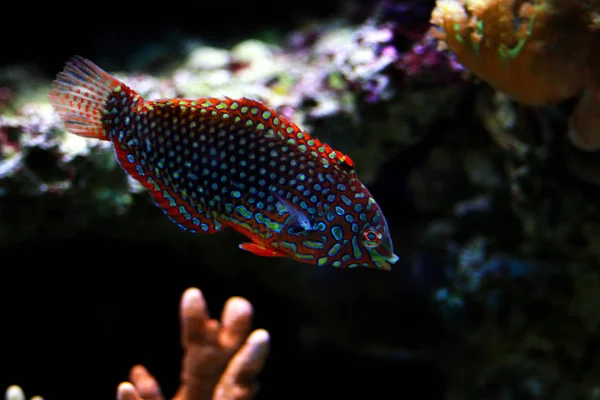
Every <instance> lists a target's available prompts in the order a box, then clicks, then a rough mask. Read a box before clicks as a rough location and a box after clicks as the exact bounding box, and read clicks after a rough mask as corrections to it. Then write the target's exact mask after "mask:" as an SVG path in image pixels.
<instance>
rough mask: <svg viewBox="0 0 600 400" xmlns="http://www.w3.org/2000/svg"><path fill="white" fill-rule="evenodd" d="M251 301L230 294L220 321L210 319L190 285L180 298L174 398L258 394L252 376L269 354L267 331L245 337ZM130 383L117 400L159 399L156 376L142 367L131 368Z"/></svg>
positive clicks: (231, 398)
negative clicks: (178, 369)
mask: <svg viewBox="0 0 600 400" xmlns="http://www.w3.org/2000/svg"><path fill="white" fill-rule="evenodd" d="M252 313H253V309H252V305H251V304H250V303H249V302H248V301H247V300H246V299H243V298H241V297H232V298H230V299H229V300H228V301H227V302H226V304H225V307H224V308H223V313H222V316H221V322H219V321H218V320H216V319H211V318H210V317H209V313H208V308H207V306H206V301H205V300H204V297H203V296H202V293H201V292H200V290H198V289H195V288H191V289H188V290H186V291H185V293H184V294H183V297H182V299H181V305H180V318H181V326H182V329H181V342H182V346H183V349H184V357H183V362H182V369H181V384H180V387H179V389H178V391H177V394H176V395H175V396H174V397H173V400H248V399H251V398H253V397H254V396H255V394H256V393H257V392H258V382H257V379H256V378H257V376H258V374H259V373H260V371H261V370H262V368H263V366H264V363H265V361H266V358H267V356H268V353H269V334H268V332H267V331H265V330H264V329H257V330H255V331H254V332H252V333H251V334H250V335H249V332H250V329H251V322H252ZM129 379H130V382H123V383H121V384H120V385H119V387H118V389H117V399H118V400H142V399H144V400H164V396H163V394H162V391H161V389H160V386H159V385H158V383H157V381H156V379H155V378H154V377H153V376H152V375H151V374H150V373H149V372H148V371H147V370H146V368H144V367H143V366H141V365H137V366H135V367H133V368H132V369H131V372H130V376H129Z"/></svg>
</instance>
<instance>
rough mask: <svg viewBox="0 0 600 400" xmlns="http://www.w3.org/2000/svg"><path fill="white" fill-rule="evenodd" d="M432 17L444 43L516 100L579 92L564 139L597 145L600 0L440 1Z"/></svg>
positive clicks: (549, 99) (540, 100)
mask: <svg viewBox="0 0 600 400" xmlns="http://www.w3.org/2000/svg"><path fill="white" fill-rule="evenodd" d="M431 23H432V24H433V25H434V28H433V29H432V33H433V34H434V36H436V37H437V38H438V39H439V40H440V46H441V47H442V48H448V49H449V50H450V51H452V52H453V53H455V54H456V56H457V58H458V60H459V61H460V62H461V63H462V64H463V65H464V66H465V67H466V68H467V69H468V70H470V71H471V72H472V73H473V74H475V75H477V76H478V77H480V78H481V79H483V80H485V81H486V82H488V83H489V84H490V85H491V86H493V87H494V88H496V89H497V90H499V91H501V92H504V93H505V94H507V95H508V96H510V97H511V98H513V99H514V100H516V101H518V102H520V103H522V104H525V105H529V106H539V105H544V104H551V103H557V102H560V101H563V100H566V99H568V98H571V97H575V96H578V95H581V97H580V99H579V102H578V104H577V105H576V107H575V111H574V113H573V115H572V117H571V122H570V128H569V139H570V140H571V142H572V143H573V145H574V146H576V147H577V148H579V149H581V150H599V149H600V111H599V110H600V61H599V58H600V55H599V54H598V51H597V49H598V44H600V40H599V39H598V37H599V34H600V0H438V1H437V4H436V7H435V9H434V11H433V12H432V14H431Z"/></svg>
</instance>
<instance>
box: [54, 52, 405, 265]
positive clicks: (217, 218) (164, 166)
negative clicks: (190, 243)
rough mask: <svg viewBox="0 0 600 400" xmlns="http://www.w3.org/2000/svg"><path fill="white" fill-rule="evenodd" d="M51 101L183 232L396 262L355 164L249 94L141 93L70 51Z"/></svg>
mask: <svg viewBox="0 0 600 400" xmlns="http://www.w3.org/2000/svg"><path fill="white" fill-rule="evenodd" d="M49 98H50V102H51V103H52V105H53V106H54V108H55V110H56V111H57V112H58V114H59V115H60V117H61V118H62V120H63V122H64V124H65V127H66V129H67V130H68V131H70V132H71V133H74V134H76V135H80V136H84V137H90V138H96V139H101V140H108V141H111V142H112V143H113V144H114V149H115V154H116V156H117V159H118V161H119V163H120V165H121V167H122V168H123V169H124V170H125V171H126V172H127V173H128V174H130V175H131V176H132V177H134V178H135V179H136V180H138V181H139V182H140V183H141V184H142V185H143V186H144V187H145V188H146V189H148V191H149V192H150V193H151V195H152V198H153V200H154V202H155V203H156V204H157V206H159V207H160V208H161V209H162V210H163V211H164V212H165V214H167V215H168V216H169V217H170V218H171V219H172V220H173V221H174V222H175V223H177V224H178V225H179V226H180V227H181V228H183V229H185V230H188V231H191V232H204V233H214V232H217V231H220V230H221V229H222V228H223V227H226V226H229V227H231V228H233V229H235V230H237V231H239V232H241V233H242V234H244V235H246V236H247V237H248V238H249V239H250V242H247V243H242V244H241V245H240V248H241V249H243V250H247V251H249V252H251V253H254V254H256V255H259V256H267V257H289V258H293V259H295V260H298V261H300V262H303V263H308V264H313V265H331V266H333V267H339V268H352V267H368V268H377V269H382V270H389V269H390V264H394V263H395V262H396V261H397V260H398V257H397V256H396V255H395V254H394V251H393V246H392V241H391V238H390V234H389V231H388V227H387V222H386V220H385V218H384V216H383V214H382V212H381V209H380V208H379V206H378V205H377V203H376V202H375V200H374V199H373V197H372V196H371V194H370V193H369V191H368V190H367V189H366V188H365V186H364V185H363V184H362V183H361V182H360V181H359V180H358V178H357V176H356V172H355V170H354V164H353V162H352V160H351V159H350V158H349V157H348V156H346V155H344V154H342V153H340V152H339V151H336V150H333V149H332V148H331V147H329V146H328V145H326V144H324V143H321V142H320V141H319V140H318V139H315V138H312V137H311V136H310V135H309V134H308V133H307V132H304V131H302V130H301V129H300V128H298V127H297V126H296V125H295V124H293V123H291V122H290V121H288V120H287V119H286V118H284V117H283V116H281V115H278V114H277V113H276V112H275V111H273V110H272V109H270V108H268V107H266V106H265V105H263V104H262V103H259V102H258V101H255V100H250V99H246V98H242V99H238V100H233V99H230V98H223V99H216V98H201V99H197V100H185V99H161V100H144V99H143V98H142V97H141V96H140V95H139V94H137V93H136V92H135V91H134V90H132V89H130V88H129V87H127V86H126V85H125V84H123V83H122V82H120V81H119V80H117V79H116V78H114V77H113V76H111V75H110V74H108V73H106V72H105V71H103V70H102V69H100V68H99V67H98V66H96V65H95V64H93V63H92V62H91V61H89V60H86V59H84V58H82V57H79V56H76V57H73V58H72V59H71V60H70V61H69V62H68V63H67V64H66V66H65V68H64V70H63V71H62V72H60V73H59V74H58V75H57V79H56V80H55V81H54V86H53V89H52V91H51V92H50V96H49Z"/></svg>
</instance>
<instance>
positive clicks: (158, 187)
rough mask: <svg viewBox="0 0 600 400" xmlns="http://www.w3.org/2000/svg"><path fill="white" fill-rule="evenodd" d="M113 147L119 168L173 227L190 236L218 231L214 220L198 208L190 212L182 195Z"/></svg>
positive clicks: (133, 158)
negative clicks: (146, 193)
mask: <svg viewBox="0 0 600 400" xmlns="http://www.w3.org/2000/svg"><path fill="white" fill-rule="evenodd" d="M115 146H119V147H118V148H117V147H115V153H116V154H117V159H118V161H119V164H121V167H122V168H123V169H124V170H125V172H127V173H128V174H129V175H131V176H132V177H133V178H134V179H135V180H136V181H138V182H140V183H141V184H142V186H143V187H144V188H146V189H147V190H148V191H149V192H150V195H151V196H152V200H154V204H156V206H157V207H159V208H160V209H161V210H163V212H164V213H165V214H166V215H167V216H168V217H169V219H170V220H171V221H173V222H174V223H175V224H177V226H179V227H180V228H181V229H184V230H186V231H190V232H192V233H196V232H201V233H215V232H218V231H220V230H221V228H222V227H223V224H222V223H221V222H220V221H219V220H218V218H217V217H216V216H214V215H212V214H211V213H209V212H206V211H205V210H202V209H201V208H200V207H196V208H194V206H193V205H192V204H191V203H190V202H189V200H187V199H186V198H185V196H184V195H183V193H181V192H176V191H174V190H173V189H172V188H170V187H168V186H166V185H164V184H163V183H162V180H161V179H159V178H158V177H157V176H156V175H155V174H154V173H153V172H151V171H149V170H148V168H145V166H143V165H141V164H140V163H136V161H135V153H134V152H133V151H127V150H124V149H122V148H120V144H119V143H115ZM128 156H132V157H128Z"/></svg>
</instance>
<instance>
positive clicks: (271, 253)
mask: <svg viewBox="0 0 600 400" xmlns="http://www.w3.org/2000/svg"><path fill="white" fill-rule="evenodd" d="M240 249H242V250H246V251H249V252H250V253H252V254H255V255H257V256H260V257H287V254H285V253H282V252H281V251H279V250H277V249H275V248H273V247H271V246H268V245H266V244H264V243H262V242H260V241H258V240H255V239H252V242H246V243H241V244H240Z"/></svg>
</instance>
